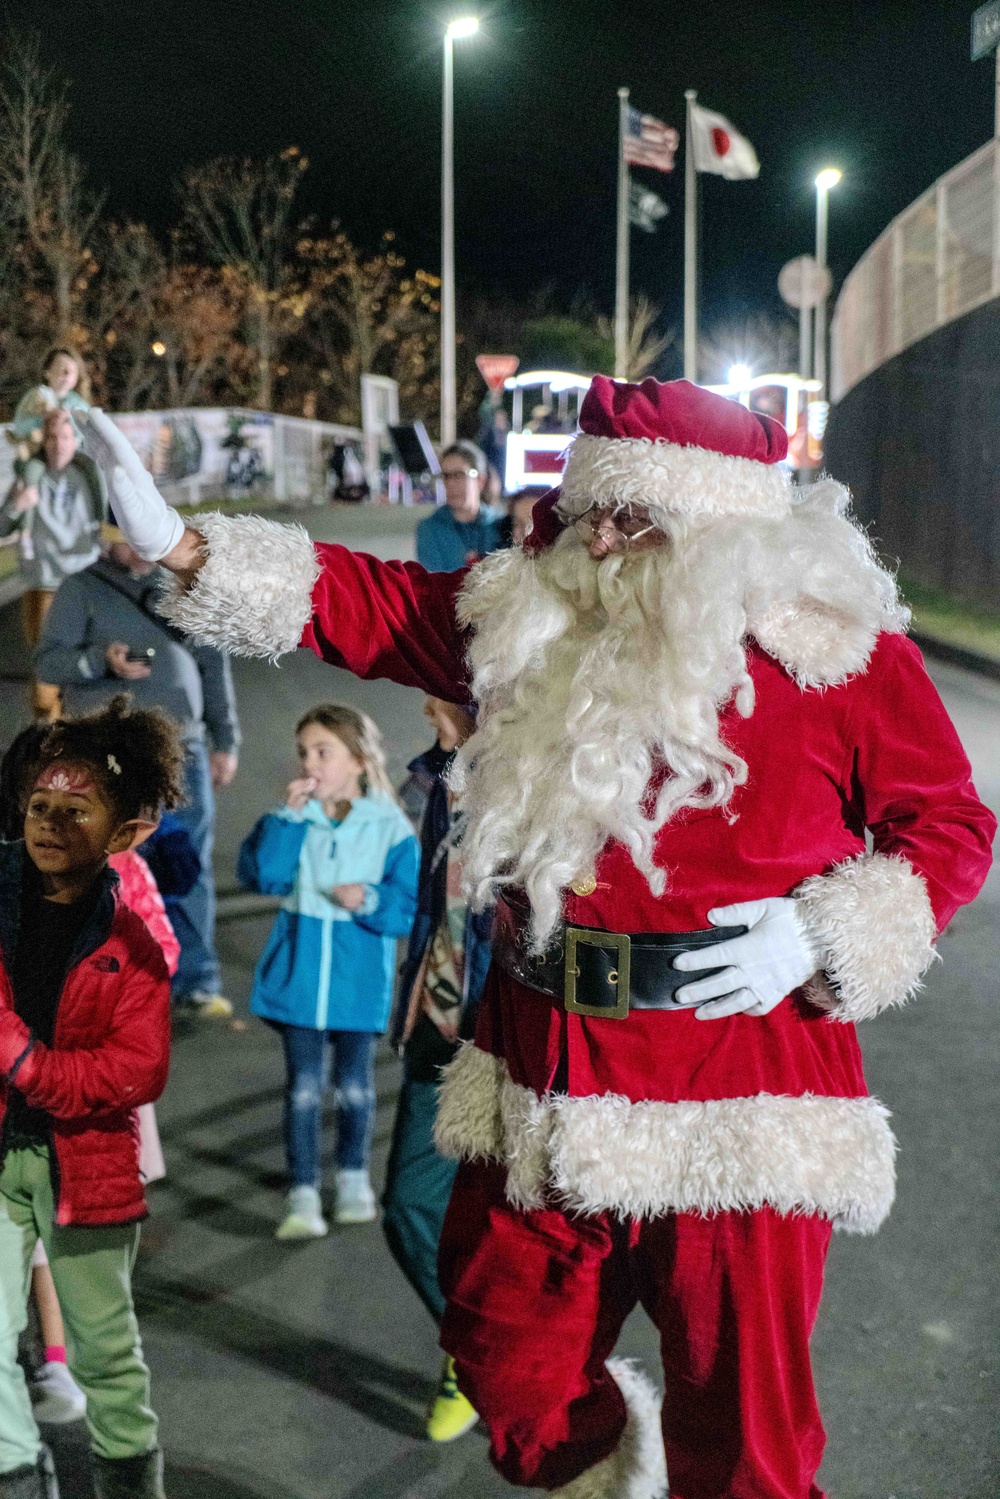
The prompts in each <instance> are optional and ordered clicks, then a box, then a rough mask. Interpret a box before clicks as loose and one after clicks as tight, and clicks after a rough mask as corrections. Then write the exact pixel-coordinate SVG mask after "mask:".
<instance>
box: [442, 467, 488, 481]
mask: <svg viewBox="0 0 1000 1499" xmlns="http://www.w3.org/2000/svg"><path fill="white" fill-rule="evenodd" d="M441 477H442V479H443V480H444V482H445V483H446V484H447V482H448V480H449V479H478V478H479V470H478V468H443V469H442V470H441Z"/></svg>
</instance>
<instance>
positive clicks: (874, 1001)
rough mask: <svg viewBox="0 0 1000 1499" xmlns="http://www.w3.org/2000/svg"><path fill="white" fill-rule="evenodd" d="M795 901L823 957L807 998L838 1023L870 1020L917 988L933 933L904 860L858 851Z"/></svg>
mask: <svg viewBox="0 0 1000 1499" xmlns="http://www.w3.org/2000/svg"><path fill="white" fill-rule="evenodd" d="M795 896H796V899H797V900H798V901H799V907H800V911H801V913H802V915H803V916H804V918H805V925H806V927H807V929H808V932H809V935H810V937H811V938H812V940H813V942H814V943H815V945H816V946H817V947H818V948H819V950H820V952H821V953H822V969H823V972H822V974H821V975H818V976H817V978H816V979H813V980H811V981H810V983H809V984H808V985H807V986H806V994H807V995H808V997H809V998H810V999H811V1000H813V1001H814V1002H815V1003H817V1004H819V1005H821V1006H822V1007H823V1008H824V1009H828V1010H829V1011H830V1012H831V1014H832V1015H833V1016H834V1018H835V1019H837V1020H843V1021H858V1020H871V1019H872V1018H873V1016H875V1015H878V1014H879V1013H880V1012H881V1011H882V1010H886V1009H889V1008H890V1007H891V1006H893V1005H901V1004H904V1003H905V1002H906V1000H908V999H910V998H911V997H912V995H914V994H915V993H916V992H917V990H918V989H919V988H920V987H921V983H920V981H921V979H922V977H923V975H924V973H925V972H926V971H927V969H928V968H929V967H930V965H931V963H932V962H933V961H934V959H935V957H936V956H937V954H936V951H935V948H934V938H935V936H936V932H937V928H936V924H935V921H934V912H933V911H932V909H931V903H930V898H929V897H928V894H927V886H926V884H925V883H924V880H923V877H922V876H921V875H919V874H917V872H916V871H915V870H914V869H913V868H912V866H911V865H910V864H908V863H907V861H906V860H905V859H902V858H897V857H894V856H890V855H888V854H868V853H865V854H861V855H859V857H858V858H856V859H849V860H847V861H846V862H845V863H843V864H839V865H838V866H837V867H836V869H833V870H831V871H830V873H829V874H821V875H814V876H813V878H812V879H809V880H806V881H805V883H804V884H803V885H800V886H799V888H798V890H797V891H796V892H795ZM831 994H832V996H833V998H832V999H831Z"/></svg>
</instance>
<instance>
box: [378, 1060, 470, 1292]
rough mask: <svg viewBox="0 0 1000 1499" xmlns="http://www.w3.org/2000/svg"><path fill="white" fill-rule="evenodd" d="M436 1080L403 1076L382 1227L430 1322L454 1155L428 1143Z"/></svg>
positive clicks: (431, 1141) (454, 1167)
mask: <svg viewBox="0 0 1000 1499" xmlns="http://www.w3.org/2000/svg"><path fill="white" fill-rule="evenodd" d="M440 1091H441V1090H440V1088H439V1087H438V1085H437V1083H415V1082H410V1081H409V1080H408V1079H406V1080H404V1082H403V1086H402V1089H401V1091H400V1094H399V1108H398V1109H397V1111H396V1124H395V1128H394V1129H393V1133H392V1151H391V1153H390V1156H389V1169H388V1171H387V1172H386V1180H385V1195H384V1196H383V1198H382V1207H383V1208H384V1210H385V1211H384V1214H383V1217H382V1229H383V1232H384V1233H385V1237H386V1241H387V1242H388V1245H389V1248H390V1250H391V1251H392V1256H393V1259H394V1260H395V1261H396V1263H397V1265H398V1266H399V1268H400V1269H401V1270H402V1272H403V1274H404V1275H405V1276H406V1278H407V1280H408V1281H409V1282H410V1285H411V1286H412V1287H413V1289H414V1290H415V1291H416V1293H417V1295H418V1296H419V1297H420V1299H421V1301H422V1302H423V1303H424V1306H425V1307H426V1308H427V1310H428V1311H429V1312H430V1314H431V1316H432V1317H433V1318H434V1321H435V1322H440V1321H441V1318H442V1316H443V1315H444V1297H443V1296H442V1295H441V1287H440V1286H439V1285H438V1275H437V1255H438V1244H439V1243H440V1241H441V1227H442V1224H443V1223H444V1215H445V1213H446V1212H447V1210H448V1201H449V1199H450V1197H451V1188H452V1184H453V1182H454V1180H455V1172H456V1171H457V1170H458V1162H457V1161H449V1160H446V1159H445V1157H444V1156H443V1155H438V1152H437V1150H436V1149H435V1146H434V1120H435V1117H436V1115H437V1106H438V1095H439V1093H440Z"/></svg>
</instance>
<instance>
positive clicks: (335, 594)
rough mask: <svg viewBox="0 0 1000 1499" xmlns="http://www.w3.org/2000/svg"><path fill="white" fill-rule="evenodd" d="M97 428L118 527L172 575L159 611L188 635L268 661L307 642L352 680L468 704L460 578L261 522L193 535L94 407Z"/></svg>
mask: <svg viewBox="0 0 1000 1499" xmlns="http://www.w3.org/2000/svg"><path fill="white" fill-rule="evenodd" d="M90 428H91V432H92V434H95V435H96V443H95V446H97V447H103V449H104V462H105V464H106V465H107V466H108V467H110V469H111V481H110V486H111V492H112V502H113V504H114V509H115V515H116V517H117V519H118V523H119V525H120V526H121V528H122V530H123V531H124V532H125V534H126V536H127V537H128V539H129V541H130V542H131V544H132V546H133V547H134V548H135V550H136V551H137V552H138V553H139V554H140V556H143V557H145V558H147V559H148V560H150V561H155V562H160V563H162V565H163V566H164V567H165V568H166V569H167V570H168V571H169V572H170V573H172V574H173V575H174V578H173V581H172V584H171V586H170V587H169V588H168V590H167V593H166V595H165V597H164V601H163V604H162V606H161V607H162V608H163V610H164V613H165V614H166V615H167V617H168V618H169V619H170V620H171V621H172V622H173V623H174V624H175V625H177V626H178V627H179V628H180V629H182V630H183V631H184V632H185V633H186V634H188V635H191V636H193V637H194V638H195V639H197V640H200V641H203V642H205V643H206V644H209V645H216V646H219V647H220V648H221V649H223V650H226V651H229V652H231V653H232V654H234V655H245V656H265V657H269V658H271V659H272V660H274V659H277V657H278V656H281V655H283V654H285V653H286V652H287V651H291V650H294V649H295V647H296V646H299V645H302V646H307V647H309V648H310V649H311V650H314V651H315V652H316V654H317V655H319V656H321V657H322V658H323V659H324V660H325V661H329V662H331V664H333V665H336V666H342V667H344V668H346V670H348V671H352V672H354V673H355V675H357V676H361V677H368V678H371V677H388V678H389V679H390V680H392V681H394V682H400V683H402V684H403V685H404V686H407V687H419V688H421V689H422V690H423V691H424V692H428V693H430V694H431V695H432V696H434V697H442V698H446V699H449V700H450V701H452V702H465V701H467V700H468V691H467V686H466V668H465V641H464V637H463V634H462V632H461V630H460V628H459V626H458V623H457V621H456V618H455V599H456V596H457V594H458V590H459V588H460V587H461V582H462V578H463V576H464V574H463V573H461V572H459V573H428V572H426V571H425V570H424V569H423V568H422V567H419V566H418V565H417V564H416V563H403V562H380V561H379V560H378V559H377V558H374V557H368V556H365V555H363V554H360V553H354V552H351V551H349V550H348V549H347V548H346V547H341V546H326V545H318V546H314V545H313V543H312V541H311V540H310V539H309V536H308V535H307V533H306V532H305V530H304V529H303V528H302V527H301V526H292V525H280V524H278V523H277V522H275V521H269V520H264V519H263V518H262V517H261V516H256V515H246V516H232V517H227V516H222V515H218V514H216V515H204V516H199V517H198V529H197V530H194V529H192V528H191V527H185V526H184V523H183V522H182V521H181V519H180V517H179V516H178V515H177V513H176V511H174V510H171V509H170V508H169V507H168V506H167V505H166V503H165V502H164V500H163V498H162V496H161V495H160V493H159V491H158V490H157V489H156V486H155V485H154V483H153V481H152V478H151V477H150V475H149V474H148V473H146V470H145V469H144V468H143V466H142V463H141V462H140V460H139V457H138V455H137V454H136V452H135V451H134V449H133V448H132V447H131V445H130V444H129V442H128V441H127V439H126V438H125V437H124V436H123V434H122V433H121V432H119V431H118V429H117V427H115V425H114V423H113V422H111V421H110V420H109V418H108V417H106V416H105V415H104V413H103V412H100V411H96V410H93V409H92V411H91V413H90ZM99 456H100V454H99Z"/></svg>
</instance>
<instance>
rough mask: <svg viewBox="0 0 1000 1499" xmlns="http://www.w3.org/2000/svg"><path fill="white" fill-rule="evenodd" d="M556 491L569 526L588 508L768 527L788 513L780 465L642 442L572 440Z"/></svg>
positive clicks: (786, 479)
mask: <svg viewBox="0 0 1000 1499" xmlns="http://www.w3.org/2000/svg"><path fill="white" fill-rule="evenodd" d="M559 488H560V500H559V511H560V513H561V514H562V515H564V516H566V517H567V518H568V519H570V520H572V519H574V518H575V517H577V516H580V515H582V514H583V513H584V511H585V510H589V509H590V507H591V505H612V504H613V505H629V504H631V505H642V506H643V507H644V508H645V509H647V510H653V511H655V510H657V509H660V510H668V511H670V512H672V513H673V514H676V515H688V516H721V515H753V516H761V517H770V518H772V519H781V518H782V517H784V516H786V515H788V514H789V513H790V511H791V508H792V488H791V481H790V480H789V477H788V475H787V474H786V473H785V472H784V470H783V469H781V468H779V467H778V465H777V464H773V463H759V462H758V461H757V460H756V459H753V458H730V457H727V456H726V455H725V454H724V453H713V452H711V451H709V449H707V448H693V447H691V448H683V447H681V446H680V444H679V443H675V442H652V441H651V440H650V439H649V438H647V437H591V436H589V435H588V434H587V433H583V434H582V435H581V436H580V437H577V438H574V440H573V443H572V445H571V446H570V450H569V454H568V456H567V458H566V466H565V468H564V470H563V476H562V481H561V483H560V486H559Z"/></svg>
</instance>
